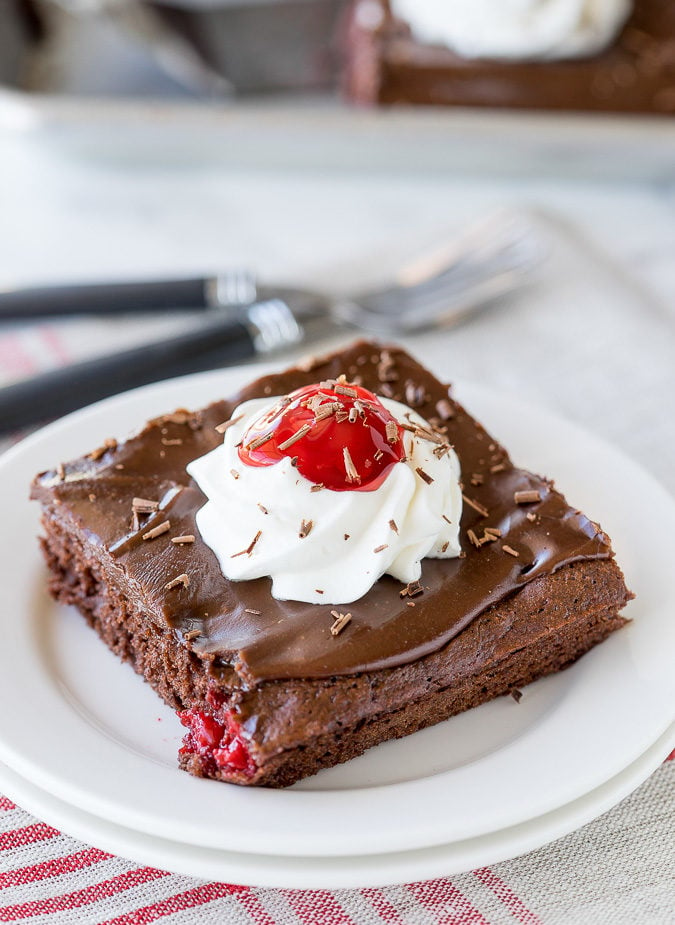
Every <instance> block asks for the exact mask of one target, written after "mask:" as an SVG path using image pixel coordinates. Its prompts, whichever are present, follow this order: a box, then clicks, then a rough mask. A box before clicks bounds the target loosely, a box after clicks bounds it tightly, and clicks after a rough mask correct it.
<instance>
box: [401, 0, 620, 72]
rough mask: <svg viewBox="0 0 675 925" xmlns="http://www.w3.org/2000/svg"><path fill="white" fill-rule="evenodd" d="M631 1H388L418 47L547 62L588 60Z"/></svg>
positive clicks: (608, 40) (609, 37) (470, 55)
mask: <svg viewBox="0 0 675 925" xmlns="http://www.w3.org/2000/svg"><path fill="white" fill-rule="evenodd" d="M632 6H633V4H632V2H631V0H392V9H393V11H394V13H395V15H396V16H399V17H400V18H401V19H404V20H405V21H407V22H408V23H409V25H410V27H411V28H412V31H413V34H414V35H415V37H416V38H417V39H419V40H420V41H422V42H430V43H432V44H441V45H447V46H448V47H449V48H451V49H452V50H453V51H455V52H457V54H459V55H461V56H462V57H464V58H493V59H507V60H514V59H515V60H538V59H542V60H546V59H553V58H580V57H586V56H591V55H594V54H597V53H598V52H600V51H602V50H603V49H604V48H606V47H608V46H609V45H610V44H611V43H612V41H613V40H614V38H615V37H616V36H617V34H618V33H619V31H620V29H621V27H622V26H623V25H624V23H625V22H626V20H627V18H628V16H629V15H630V12H631V9H632Z"/></svg>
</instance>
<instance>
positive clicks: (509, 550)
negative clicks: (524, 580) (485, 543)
mask: <svg viewBox="0 0 675 925" xmlns="http://www.w3.org/2000/svg"><path fill="white" fill-rule="evenodd" d="M502 549H503V550H504V552H507V553H508V554H509V555H510V556H515V557H516V558H517V557H518V556H519V555H520V553H519V552H516V550H515V549H513V548H512V547H511V546H507V545H506V543H504V544H503V545H502Z"/></svg>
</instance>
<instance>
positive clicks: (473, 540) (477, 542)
mask: <svg viewBox="0 0 675 925" xmlns="http://www.w3.org/2000/svg"><path fill="white" fill-rule="evenodd" d="M466 535H467V536H468V537H469V542H470V543H472V544H473V545H474V546H475V547H476V549H480V548H481V546H482V545H483V544H482V542H481V541H480V540H479V539H478V537H477V535H476V533H475V531H473V530H471V529H470V528H469V529H468V530H467V531H466Z"/></svg>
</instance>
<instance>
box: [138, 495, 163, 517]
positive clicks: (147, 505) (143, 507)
mask: <svg viewBox="0 0 675 925" xmlns="http://www.w3.org/2000/svg"><path fill="white" fill-rule="evenodd" d="M158 508H159V501H150V500H149V499H148V498H134V499H133V500H132V502H131V510H132V511H135V512H136V513H137V514H153V513H154V512H155V511H156V510H157V509H158Z"/></svg>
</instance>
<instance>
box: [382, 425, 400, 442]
mask: <svg viewBox="0 0 675 925" xmlns="http://www.w3.org/2000/svg"><path fill="white" fill-rule="evenodd" d="M384 432H385V435H386V438H387V442H388V443H396V441H397V440H398V439H399V436H398V424H397V423H396V421H387V423H386V425H385V428H384Z"/></svg>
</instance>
